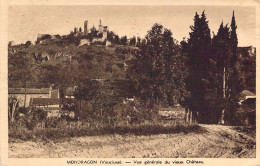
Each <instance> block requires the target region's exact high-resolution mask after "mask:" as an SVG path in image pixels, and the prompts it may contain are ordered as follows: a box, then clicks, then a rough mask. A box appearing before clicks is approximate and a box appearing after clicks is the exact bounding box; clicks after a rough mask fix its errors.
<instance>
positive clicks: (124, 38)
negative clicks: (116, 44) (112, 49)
mask: <svg viewBox="0 0 260 166" xmlns="http://www.w3.org/2000/svg"><path fill="white" fill-rule="evenodd" d="M120 44H121V45H126V44H127V37H126V36H123V37H121V38H120Z"/></svg>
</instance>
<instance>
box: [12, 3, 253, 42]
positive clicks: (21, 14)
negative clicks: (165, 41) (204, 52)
mask: <svg viewBox="0 0 260 166" xmlns="http://www.w3.org/2000/svg"><path fill="white" fill-rule="evenodd" d="M204 10H205V14H206V17H207V20H208V21H209V28H210V29H211V32H214V33H215V34H216V33H217V30H218V28H219V26H220V23H221V22H222V21H223V22H224V24H230V23H231V18H232V12H233V10H234V11H235V18H236V23H237V34H238V45H239V46H250V45H253V46H255V45H256V43H255V42H256V41H255V39H256V28H255V27H256V14H255V7H250V6H243V7H242V6H202V5H200V6H187V5H186V6H149V5H145V6H36V5H30V6H25V5H19V6H9V9H8V40H9V41H14V42H15V43H16V44H19V43H25V42H26V41H28V40H30V41H32V42H34V41H35V40H36V38H37V35H38V34H60V35H65V34H69V33H70V31H72V30H73V29H74V27H82V28H83V25H84V21H85V20H88V24H89V28H91V27H92V26H93V25H94V26H95V27H96V28H97V27H98V24H99V20H100V19H101V20H102V24H103V25H107V26H108V29H109V30H110V31H114V32H115V33H117V34H118V35H119V36H123V35H127V36H128V37H132V36H140V37H144V36H145V35H146V34H147V31H148V30H149V29H151V27H152V26H153V24H154V23H159V24H162V25H163V27H165V28H168V29H170V30H171V31H172V33H173V38H175V39H176V40H178V41H179V42H180V41H181V40H182V39H183V38H184V37H186V38H188V37H189V32H190V31H191V30H190V26H191V25H193V18H194V15H195V13H196V12H198V14H199V15H201V13H202V12H203V11H204Z"/></svg>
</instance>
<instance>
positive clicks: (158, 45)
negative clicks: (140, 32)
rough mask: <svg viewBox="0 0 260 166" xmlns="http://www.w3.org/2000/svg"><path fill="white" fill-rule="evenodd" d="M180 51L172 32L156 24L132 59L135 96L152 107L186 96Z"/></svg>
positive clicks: (170, 104)
mask: <svg viewBox="0 0 260 166" xmlns="http://www.w3.org/2000/svg"><path fill="white" fill-rule="evenodd" d="M178 50H180V49H179V47H178V46H177V45H176V44H175V43H174V41H173V38H172V33H171V31H170V30H168V29H166V28H164V27H163V26H162V25H160V24H154V25H153V27H152V29H151V30H149V31H148V34H147V35H146V37H145V42H142V43H141V45H140V50H139V51H138V52H137V53H136V54H135V55H134V58H133V59H132V60H131V61H130V62H129V64H128V69H127V78H128V79H129V80H131V81H132V84H133V85H135V89H136V90H135V92H136V94H135V96H136V97H137V98H138V100H141V101H142V103H145V104H144V105H146V106H148V107H147V108H148V109H149V108H150V109H152V108H154V107H155V106H158V105H164V106H172V105H173V104H174V103H178V102H179V101H180V100H181V98H182V97H183V95H184V91H185V84H184V79H183V77H185V74H184V73H183V72H185V70H182V69H183V66H184V65H183V63H182V59H181V57H180V55H179V51H178ZM181 70H182V71H181ZM182 76H183V77H182ZM172 96H175V97H176V98H175V99H173V98H172Z"/></svg>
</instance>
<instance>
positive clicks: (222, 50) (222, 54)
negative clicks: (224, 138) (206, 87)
mask: <svg viewBox="0 0 260 166" xmlns="http://www.w3.org/2000/svg"><path fill="white" fill-rule="evenodd" d="M212 52H213V53H214V56H213V60H214V61H215V65H214V69H215V70H214V71H215V73H214V74H213V80H212V83H213V84H214V85H213V86H214V88H215V89H216V91H215V99H214V100H215V101H214V103H215V104H214V114H215V116H214V117H216V118H215V119H214V120H213V121H214V122H215V123H216V122H221V123H222V121H223V120H224V114H223V115H222V111H223V113H224V111H225V100H224V98H225V95H226V75H227V68H228V62H229V56H230V31H229V27H228V26H227V25H226V26H225V27H224V25H223V21H222V23H221V24H220V27H219V30H218V33H217V35H216V36H214V37H213V40H212ZM221 115H222V117H221ZM221 118H222V119H221Z"/></svg>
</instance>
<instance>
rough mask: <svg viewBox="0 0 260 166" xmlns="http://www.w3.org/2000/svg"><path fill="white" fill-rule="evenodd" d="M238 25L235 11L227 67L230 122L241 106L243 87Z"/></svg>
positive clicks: (226, 103) (226, 100) (226, 120)
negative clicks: (239, 63)
mask: <svg viewBox="0 0 260 166" xmlns="http://www.w3.org/2000/svg"><path fill="white" fill-rule="evenodd" d="M236 29H237V25H236V21H235V15H234V11H233V16H232V20H231V32H230V58H229V61H228V62H229V64H228V68H227V77H226V79H227V80H226V87H225V89H226V94H225V107H226V110H225V122H226V123H228V124H233V123H235V122H234V119H235V118H234V117H235V113H236V110H237V109H238V107H239V104H238V102H239V96H240V93H241V91H242V89H243V87H242V81H241V78H240V75H239V72H238V71H239V65H238V47H237V45H238V39H237V33H236Z"/></svg>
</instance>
